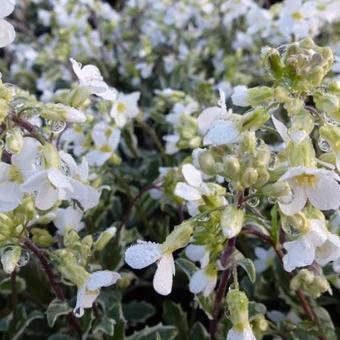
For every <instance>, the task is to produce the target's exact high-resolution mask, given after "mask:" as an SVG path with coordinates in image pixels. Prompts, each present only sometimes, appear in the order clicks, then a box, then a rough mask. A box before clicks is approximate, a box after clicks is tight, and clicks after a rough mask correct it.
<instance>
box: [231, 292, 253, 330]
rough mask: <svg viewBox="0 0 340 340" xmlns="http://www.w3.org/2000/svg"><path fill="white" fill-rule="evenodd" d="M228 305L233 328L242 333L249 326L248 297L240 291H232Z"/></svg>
mask: <svg viewBox="0 0 340 340" xmlns="http://www.w3.org/2000/svg"><path fill="white" fill-rule="evenodd" d="M227 304H228V309H229V313H230V320H231V322H232V324H233V328H235V329H236V330H238V331H242V330H243V329H244V328H245V327H246V326H248V325H249V320H248V304H249V302H248V298H247V295H246V294H245V293H243V292H241V291H239V290H238V289H231V290H230V291H229V292H228V294H227Z"/></svg>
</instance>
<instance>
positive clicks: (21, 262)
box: [17, 249, 31, 267]
mask: <svg viewBox="0 0 340 340" xmlns="http://www.w3.org/2000/svg"><path fill="white" fill-rule="evenodd" d="M30 257H31V256H30V253H29V252H28V250H26V249H22V251H21V256H20V259H19V261H18V264H17V266H18V267H23V266H26V264H27V263H28V261H29V260H30Z"/></svg>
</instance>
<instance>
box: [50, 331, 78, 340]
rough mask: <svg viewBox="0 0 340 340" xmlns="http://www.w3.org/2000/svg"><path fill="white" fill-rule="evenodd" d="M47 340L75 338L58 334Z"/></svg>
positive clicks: (72, 339) (70, 339)
mask: <svg viewBox="0 0 340 340" xmlns="http://www.w3.org/2000/svg"><path fill="white" fill-rule="evenodd" d="M47 340H76V338H75V337H72V336H70V335H67V334H61V333H58V334H53V335H51V336H49V337H48V338H47Z"/></svg>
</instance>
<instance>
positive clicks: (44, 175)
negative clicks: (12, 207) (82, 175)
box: [21, 168, 73, 210]
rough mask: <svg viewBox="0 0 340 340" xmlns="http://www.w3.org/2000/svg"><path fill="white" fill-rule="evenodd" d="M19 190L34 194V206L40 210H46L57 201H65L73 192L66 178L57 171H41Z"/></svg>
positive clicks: (52, 169)
mask: <svg viewBox="0 0 340 340" xmlns="http://www.w3.org/2000/svg"><path fill="white" fill-rule="evenodd" d="M21 190H22V191H23V192H26V193H33V192H34V193H36V196H35V206H36V207H37V208H38V209H40V210H48V209H50V208H52V207H53V206H54V204H55V203H56V202H57V201H58V200H64V199H67V197H69V196H70V194H71V192H72V191H73V188H72V185H71V183H70V182H69V180H68V178H67V177H66V176H65V175H64V174H63V173H62V172H61V171H60V170H58V169H55V168H51V169H47V170H42V171H39V172H37V173H35V174H34V175H32V176H31V177H30V178H29V179H27V180H26V181H25V183H23V184H22V186H21Z"/></svg>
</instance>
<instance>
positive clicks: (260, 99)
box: [247, 86, 274, 107]
mask: <svg viewBox="0 0 340 340" xmlns="http://www.w3.org/2000/svg"><path fill="white" fill-rule="evenodd" d="M273 97H274V89H273V88H272V87H267V86H257V87H254V88H252V89H248V92H247V98H248V102H249V104H250V106H253V107H255V106H258V105H263V104H265V103H267V102H269V101H271V100H273Z"/></svg>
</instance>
